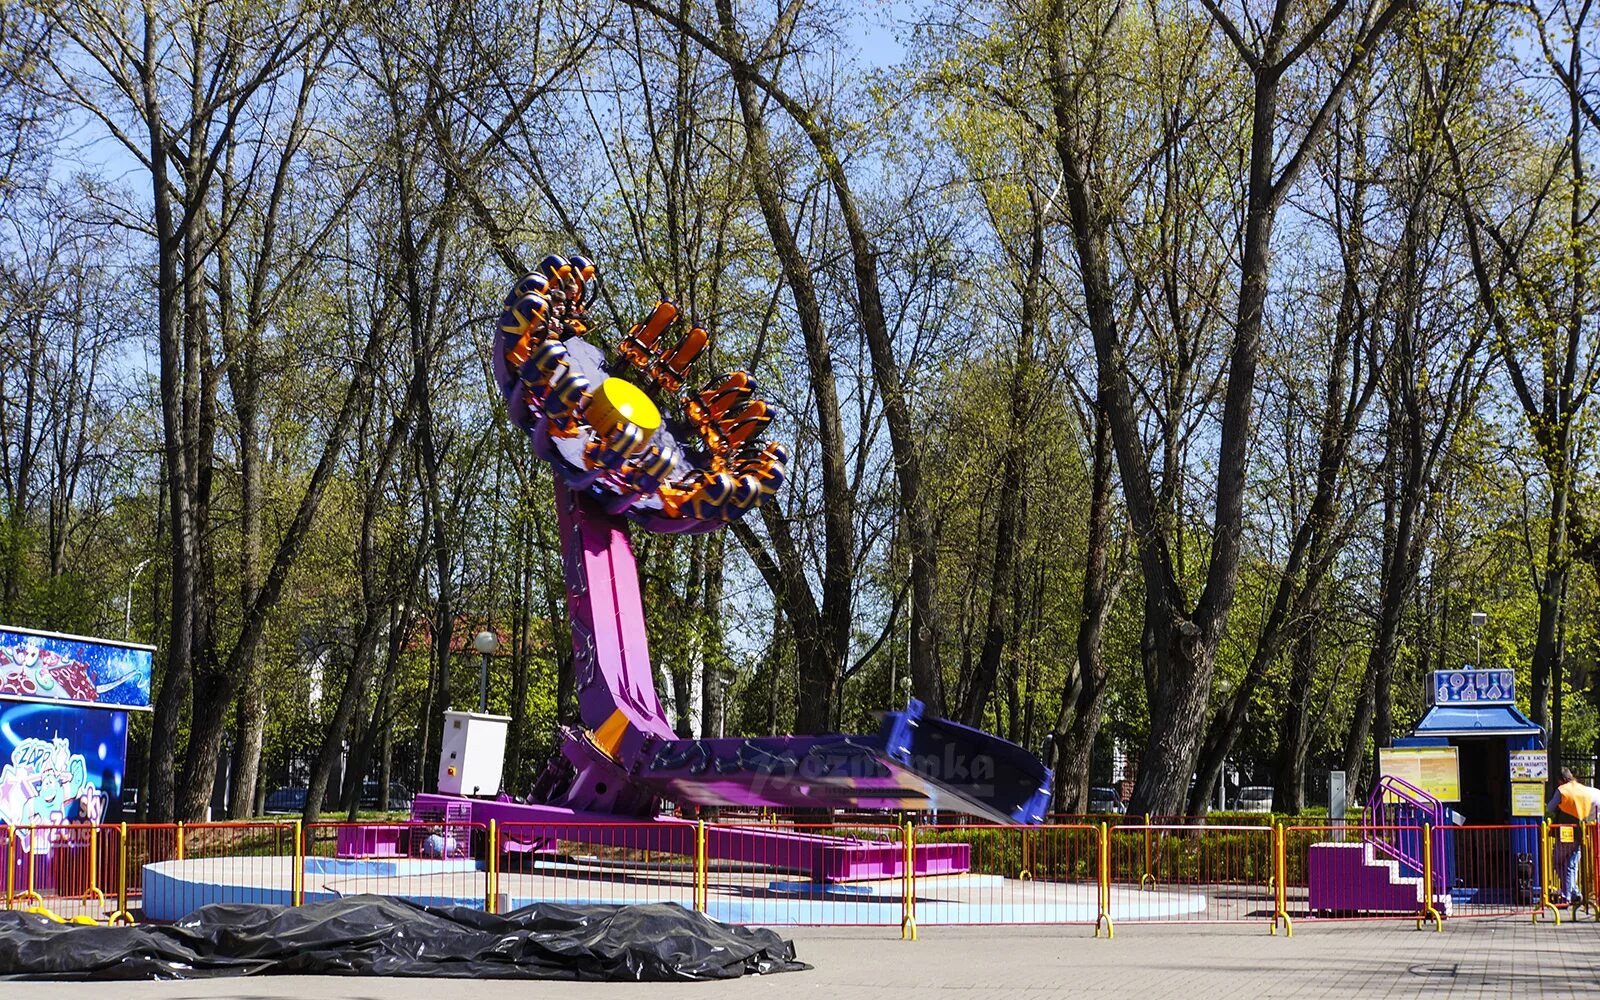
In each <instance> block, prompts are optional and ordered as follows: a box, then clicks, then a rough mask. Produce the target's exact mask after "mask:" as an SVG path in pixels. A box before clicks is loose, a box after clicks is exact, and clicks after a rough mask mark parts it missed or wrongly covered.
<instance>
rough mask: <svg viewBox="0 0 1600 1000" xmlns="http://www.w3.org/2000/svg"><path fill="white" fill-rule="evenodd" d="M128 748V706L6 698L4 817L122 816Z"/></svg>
mask: <svg viewBox="0 0 1600 1000" xmlns="http://www.w3.org/2000/svg"><path fill="white" fill-rule="evenodd" d="M127 747H128V713H127V712H120V711H107V710H105V709H99V708H81V707H79V706H76V705H52V704H48V703H42V702H25V701H4V702H0V823H3V824H5V825H6V826H10V827H14V828H18V829H21V828H25V827H29V826H60V825H63V824H67V823H107V822H112V821H114V820H118V819H120V818H121V815H122V775H123V768H124V764H125V762H126V757H127ZM25 839H26V838H25Z"/></svg>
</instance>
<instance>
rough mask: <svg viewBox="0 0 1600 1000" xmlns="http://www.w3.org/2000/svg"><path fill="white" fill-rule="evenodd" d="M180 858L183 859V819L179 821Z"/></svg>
mask: <svg viewBox="0 0 1600 1000" xmlns="http://www.w3.org/2000/svg"><path fill="white" fill-rule="evenodd" d="M177 837H178V860H179V861H182V860H183V821H182V820H179V821H178V833H177Z"/></svg>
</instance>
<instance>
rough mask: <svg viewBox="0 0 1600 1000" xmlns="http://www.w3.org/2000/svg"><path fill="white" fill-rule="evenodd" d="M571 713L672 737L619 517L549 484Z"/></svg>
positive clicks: (595, 724) (593, 725)
mask: <svg viewBox="0 0 1600 1000" xmlns="http://www.w3.org/2000/svg"><path fill="white" fill-rule="evenodd" d="M555 490H556V518H557V523H558V525H559V527H560V531H561V567H562V572H563V574H564V575H565V577H566V584H567V612H568V617H569V618H570V619H571V628H572V654H573V660H572V669H573V674H574V676H575V679H576V685H577V689H578V714H579V716H580V717H581V718H582V719H583V724H584V725H585V726H587V727H588V728H589V729H591V730H598V729H599V728H600V727H601V726H603V725H605V723H606V722H607V721H608V720H609V719H611V717H612V716H613V715H615V714H616V713H617V712H621V713H622V714H623V716H624V717H625V718H626V719H627V720H628V722H629V724H630V725H631V726H632V727H633V728H634V729H636V730H638V731H639V732H641V733H647V734H649V735H652V736H657V737H659V738H661V739H666V740H674V739H677V738H678V734H677V733H675V732H674V731H673V729H672V726H671V724H670V723H669V722H668V721H667V713H666V711H665V710H664V709H663V708H662V707H661V699H660V698H659V697H658V696H657V695H656V685H655V674H654V671H652V670H651V667H650V645H649V639H648V637H647V636H646V634H645V618H644V605H643V603H642V602H641V600H640V597H639V570H638V566H637V564H636V563H635V562H634V557H633V546H632V544H630V543H629V541H628V532H627V528H626V527H625V526H624V521H623V520H622V518H620V517H618V516H615V515H612V514H607V513H605V512H604V511H602V510H601V509H600V508H599V506H598V505H597V504H596V503H595V502H594V501H593V500H591V499H589V498H588V497H586V496H583V495H581V494H578V493H575V492H573V491H572V490H570V489H568V488H567V487H566V486H565V485H564V484H563V483H562V482H561V478H560V477H559V476H557V477H556V480H555Z"/></svg>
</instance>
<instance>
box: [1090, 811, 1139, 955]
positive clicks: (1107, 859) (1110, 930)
mask: <svg viewBox="0 0 1600 1000" xmlns="http://www.w3.org/2000/svg"><path fill="white" fill-rule="evenodd" d="M1147 825H1148V824H1147ZM1099 833H1100V840H1099V844H1098V845H1097V847H1098V850H1097V851H1096V852H1095V853H1096V854H1098V855H1099V862H1100V864H1099V865H1098V867H1099V872H1098V873H1097V874H1098V876H1099V877H1098V879H1097V881H1098V882H1099V889H1100V893H1099V895H1100V913H1099V915H1098V916H1096V917H1095V918H1094V936H1095V937H1099V936H1100V926H1101V925H1102V924H1104V925H1105V929H1106V940H1107V941H1110V940H1111V939H1112V937H1114V936H1115V935H1116V928H1115V927H1114V926H1112V923H1111V839H1110V834H1108V833H1107V832H1106V824H1105V822H1104V821H1102V822H1101V823H1100V830H1099Z"/></svg>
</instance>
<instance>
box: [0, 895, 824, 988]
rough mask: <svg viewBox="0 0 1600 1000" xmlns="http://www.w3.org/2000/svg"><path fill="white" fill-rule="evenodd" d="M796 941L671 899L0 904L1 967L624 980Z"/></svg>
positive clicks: (772, 955) (40, 971)
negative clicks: (127, 916)
mask: <svg viewBox="0 0 1600 1000" xmlns="http://www.w3.org/2000/svg"><path fill="white" fill-rule="evenodd" d="M805 968H809V966H806V965H804V964H803V963H800V962H796V961H795V959H794V946H793V944H791V943H790V942H788V941H785V940H784V939H782V938H780V937H779V936H778V935H777V934H776V933H774V932H773V931H770V930H766V929H764V928H749V927H735V926H730V925H728V924H720V923H718V922H716V921H715V920H712V919H710V918H709V917H706V916H704V915H703V914H699V913H693V912H691V911H689V910H685V909H684V908H682V907H680V906H675V905H673V904H670V903H659V904H650V905H645V906H575V905H567V904H563V903H535V904H534V905H532V906H528V907H524V908H523V909H520V910H517V911H515V912H513V913H507V914H504V915H495V914H490V913H484V912H481V911H478V910H469V909H465V908H462V907H455V906H440V907H435V906H419V905H417V904H414V903H408V902H406V901H405V900H401V899H393V898H390V897H387V896H352V897H349V898H346V899H336V900H332V901H329V902H325V903H313V904H311V905H309V906H301V907H288V906H267V905H261V904H248V903H217V904H213V905H211V906H204V907H201V908H200V909H198V910H196V911H194V912H193V913H191V914H190V915H189V916H187V917H185V918H184V919H183V920H181V921H179V922H178V923H176V924H173V925H167V926H154V925H150V926H137V927H84V926H72V925H63V924H57V923H53V922H52V921H50V920H47V919H46V918H44V917H42V916H39V915H37V914H31V913H22V912H0V978H6V979H199V978H208V977H214V976H251V975H336V976H437V977H456V978H485V979H593V980H608V981H624V982H645V981H654V982H659V981H666V980H696V979H733V978H737V977H739V976H743V975H747V974H751V973H768V972H789V971H793V970H797V969H805Z"/></svg>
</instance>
